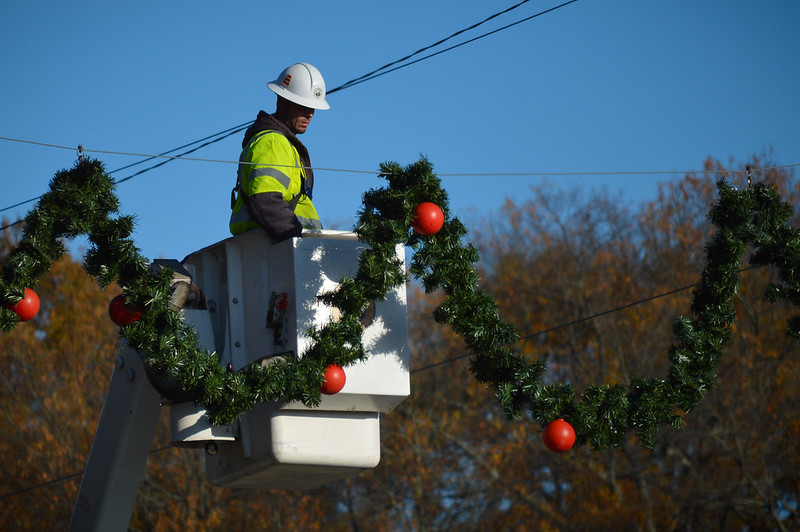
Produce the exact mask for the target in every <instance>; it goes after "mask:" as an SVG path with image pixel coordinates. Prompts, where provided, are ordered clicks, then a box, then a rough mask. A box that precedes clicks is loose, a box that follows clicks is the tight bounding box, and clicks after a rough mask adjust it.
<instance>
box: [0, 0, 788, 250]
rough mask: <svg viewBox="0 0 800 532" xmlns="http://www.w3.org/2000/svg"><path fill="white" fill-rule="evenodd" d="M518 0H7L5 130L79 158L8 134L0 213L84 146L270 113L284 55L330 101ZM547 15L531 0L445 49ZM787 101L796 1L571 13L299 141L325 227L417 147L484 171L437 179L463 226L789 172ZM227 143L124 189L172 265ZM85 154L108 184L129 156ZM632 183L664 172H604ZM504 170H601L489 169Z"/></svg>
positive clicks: (512, 33) (227, 177) (380, 82)
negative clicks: (543, 192)
mask: <svg viewBox="0 0 800 532" xmlns="http://www.w3.org/2000/svg"><path fill="white" fill-rule="evenodd" d="M515 3H516V2H515V1H514V0H509V1H484V2H478V1H468V0H462V1H459V2H444V1H438V2H437V1H431V0H426V1H416V0H406V1H404V2H352V1H351V2H336V3H334V2H322V1H309V2H304V3H303V4H302V8H298V7H297V6H298V3H296V2H264V1H262V2H255V1H248V2H244V1H231V2H224V3H223V2H210V1H193V2H185V1H181V0H176V1H173V2H162V3H159V4H158V5H157V6H155V4H154V7H148V4H147V3H134V2H121V1H115V0H106V1H103V2H86V1H76V2H69V3H67V2H54V1H45V2H38V3H36V5H35V6H34V5H32V4H30V3H28V2H22V1H19V0H17V1H13V0H8V1H6V2H3V3H1V4H0V49H2V50H3V54H2V56H0V65H1V66H2V70H1V72H2V76H0V136H1V137H7V138H13V139H21V140H29V141H36V142H42V143H47V144H53V145H59V146H70V147H73V149H69V150H66V149H59V148H53V147H44V146H39V145H32V144H25V143H20V142H12V141H7V140H0V162H1V163H2V168H1V169H0V176H2V177H0V178H1V179H2V183H3V192H2V193H1V194H0V209H2V208H4V207H7V206H9V205H13V204H15V203H18V202H21V201H24V200H27V199H29V198H33V197H36V196H38V195H40V194H42V193H44V192H46V191H47V187H48V182H49V180H50V179H51V177H52V176H53V174H54V173H55V172H56V171H57V170H59V169H62V168H69V167H70V166H72V164H73V163H74V161H75V159H76V153H75V149H74V148H76V147H77V146H78V145H79V144H81V145H83V146H85V147H86V148H87V149H88V150H103V151H109V152H128V153H139V154H158V153H161V152H165V151H167V150H171V149H173V148H176V147H178V146H181V145H183V144H187V143H189V142H192V141H195V140H198V139H200V138H203V137H206V136H208V135H211V134H213V133H216V132H219V131H223V130H226V129H228V128H231V127H233V126H236V125H239V124H242V123H245V122H248V121H251V120H252V119H253V118H254V117H255V115H256V113H257V112H258V110H259V109H264V110H266V111H268V112H271V111H273V110H274V105H275V103H274V100H275V97H274V96H273V95H272V93H271V92H269V91H268V90H267V89H266V86H265V85H266V83H267V82H268V81H271V80H273V79H274V78H275V77H277V75H278V73H279V72H280V71H281V70H282V69H283V68H284V67H285V66H287V65H288V64H291V63H294V62H297V61H307V62H310V63H312V64H314V65H315V66H317V67H318V68H319V69H320V70H321V71H322V73H323V74H324V76H325V79H326V82H327V85H328V88H329V89H330V88H333V87H337V86H339V85H341V84H342V83H344V82H346V81H348V80H350V79H353V78H356V77H358V76H361V75H362V74H365V73H367V72H370V71H372V70H374V69H376V68H378V67H380V66H382V65H384V64H386V63H390V62H392V61H395V60H397V59H399V58H401V57H403V56H405V55H407V54H409V53H411V52H413V51H415V50H417V49H419V48H422V47H424V46H427V45H429V44H432V43H434V42H436V41H438V40H439V39H442V38H444V37H446V36H448V35H450V34H452V33H454V32H456V31H458V30H460V29H463V28H465V27H468V26H470V25H472V24H474V23H476V22H479V21H481V20H483V19H485V18H486V17H488V16H490V15H492V14H493V13H496V12H499V11H502V10H504V9H506V8H507V7H510V6H511V5H513V4H515ZM560 3H561V2H560V1H558V0H556V1H543V0H532V1H530V2H528V3H526V4H524V5H523V6H521V7H519V8H517V9H516V10H514V11H512V12H510V13H508V14H506V15H503V16H501V17H498V18H497V19H495V20H493V21H492V22H490V23H488V24H486V25H484V26H481V27H480V28H478V29H476V30H473V31H471V32H469V33H467V34H465V35H463V36H461V37H459V38H456V39H454V40H453V41H450V42H448V45H452V44H456V43H459V42H462V41H464V40H466V39H469V38H472V37H475V36H478V35H480V34H482V33H485V32H487V31H491V30H493V29H496V28H499V27H501V26H503V25H506V24H510V23H512V22H515V21H518V20H521V19H523V18H526V17H529V16H531V15H533V14H535V13H538V12H540V11H542V10H544V9H548V8H551V7H554V6H556V5H558V4H560ZM439 49H441V48H439ZM436 50H438V49H434V50H432V51H436ZM798 90H800V3H798V2H797V1H796V0H765V1H761V2H756V1H755V0H752V1H743V0H736V1H734V0H728V1H722V0H708V1H703V2H698V1H696V0H670V1H669V2H666V1H663V2H654V1H642V0H638V1H635V0H605V1H599V0H578V1H577V2H575V3H573V4H570V5H568V6H566V7H563V8H560V9H557V10H555V11H554V12H551V13H548V14H546V15H543V16H541V17H538V18H534V19H532V20H529V21H527V22H524V23H521V24H519V25H517V26H514V27H513V28H509V29H507V30H504V31H501V32H498V33H496V34H494V35H491V36H488V37H486V38H483V39H480V40H478V41H476V42H473V43H470V44H467V45H465V46H461V47H459V48H457V49H454V50H451V51H448V52H445V53H442V54H440V55H437V56H435V57H432V58H430V59H427V60H424V61H421V62H419V63H417V64H414V65H411V66H409V67H407V68H403V69H400V70H398V71H395V72H392V73H389V74H386V75H384V76H382V77H379V78H377V79H374V80H371V81H368V82H365V83H362V84H359V85H357V86H354V87H351V88H348V89H346V90H342V91H339V92H337V93H335V94H332V95H330V96H329V102H330V104H331V110H329V111H321V112H318V113H317V115H316V116H315V117H314V119H313V121H312V124H311V127H310V128H309V131H308V133H306V134H305V135H304V136H303V137H302V140H303V141H304V143H305V144H306V145H307V146H308V148H309V150H310V152H311V157H312V162H313V164H314V166H315V167H317V170H316V176H317V187H316V190H315V203H316V205H317V208H318V210H319V212H320V215H321V217H322V219H323V222H324V223H325V224H326V226H327V227H329V228H339V229H346V228H349V227H350V226H351V225H352V223H353V221H354V219H355V216H356V212H357V210H358V208H359V206H360V205H361V194H362V193H363V192H364V191H365V190H367V189H369V188H372V187H376V186H383V184H384V183H383V181H382V180H380V179H378V178H377V177H376V173H372V172H376V170H377V169H378V166H379V164H380V163H381V162H383V161H396V162H398V163H400V164H403V165H405V164H409V163H412V162H414V161H416V160H417V159H418V158H419V157H420V155H425V156H427V157H428V158H429V159H430V160H431V162H433V164H434V165H435V169H436V171H437V172H438V173H441V174H459V173H460V174H465V173H470V174H484V175H482V176H471V177H467V176H447V175H444V176H443V177H442V180H443V184H444V186H445V188H446V189H447V190H448V192H449V194H450V198H451V207H452V209H453V211H454V214H455V215H456V216H458V217H460V218H461V219H462V220H464V221H465V222H466V223H467V225H468V227H469V226H470V222H475V223H478V221H479V220H480V219H481V218H482V217H486V216H492V215H493V214H495V213H497V211H498V208H499V207H500V206H501V205H502V203H503V202H504V200H505V199H506V198H509V197H511V198H514V199H516V200H524V199H525V198H526V196H528V195H529V189H530V186H531V185H535V184H537V183H540V182H542V181H543V180H545V179H546V180H547V181H548V182H549V183H551V185H552V186H559V187H573V186H580V187H598V188H599V187H605V188H606V189H608V190H609V191H611V192H616V191H617V190H622V191H624V194H625V197H626V198H627V199H628V200H630V201H646V200H648V199H652V198H654V197H655V194H656V191H657V183H659V182H663V181H668V180H672V179H678V178H680V177H681V176H682V174H683V172H684V171H690V170H699V169H702V163H703V161H704V160H705V159H706V158H707V157H709V156H711V157H714V158H716V159H720V160H722V161H723V162H727V161H729V160H735V161H739V162H742V161H744V160H746V159H747V158H748V157H749V156H751V155H753V154H761V153H764V152H767V151H769V150H774V151H773V155H772V158H773V160H774V161H777V162H779V163H781V164H787V165H788V164H797V163H800V97H798ZM240 142H241V136H240V135H239V134H237V135H235V136H233V137H230V138H228V139H225V140H223V141H221V142H218V143H215V144H213V145H211V146H209V147H206V148H204V149H202V150H200V151H197V152H195V153H193V154H192V155H191V157H197V158H204V159H212V160H215V161H226V162H208V161H174V162H170V163H169V164H166V165H164V166H162V167H160V168H158V169H156V170H153V171H150V172H147V173H145V174H142V175H140V176H138V177H136V178H134V179H132V180H130V181H127V182H125V183H121V184H120V185H119V188H118V194H119V196H120V200H121V202H122V209H121V211H122V212H123V213H125V214H135V215H136V216H137V220H138V223H137V229H136V232H135V234H134V238H135V240H136V243H137V246H139V247H140V248H141V250H142V253H143V254H144V255H145V256H147V257H150V258H157V257H169V258H178V259H182V258H183V257H185V256H186V255H188V254H189V253H191V252H193V251H195V250H197V249H200V248H202V247H205V246H207V245H209V244H212V243H214V242H217V241H219V240H222V239H224V238H226V237H227V236H228V230H227V223H228V216H229V198H230V189H231V187H232V186H233V184H234V181H235V171H236V168H235V164H233V163H232V162H230V161H235V160H236V159H237V158H238V155H239V150H240ZM88 155H90V156H93V157H97V158H99V159H100V160H102V161H103V162H104V163H105V165H106V169H107V170H109V171H112V170H115V169H117V168H121V167H123V166H126V165H129V164H131V163H134V162H136V161H139V160H140V159H141V157H132V156H126V155H115V154H108V153H92V152H90V153H89V154H88ZM152 164H154V162H151V163H147V164H145V165H140V166H137V167H134V168H132V169H130V170H125V171H120V172H116V173H113V174H112V175H113V176H114V177H115V178H117V179H123V178H125V177H127V176H129V175H131V174H132V173H134V172H135V171H137V170H139V169H142V168H145V167H147V166H150V165H152ZM645 171H646V172H654V171H675V172H677V173H674V174H670V173H666V174H659V175H652V174H643V175H627V174H623V175H614V174H613V173H614V172H645ZM503 172H513V173H525V172H527V173H560V172H578V173H581V172H610V173H611V174H610V175H593V176H577V175H574V176H551V177H547V178H545V177H541V176H513V177H509V176H505V177H503V176H497V175H486V174H497V173H503ZM33 205H34V204H33V203H28V204H26V205H24V206H21V207H17V208H15V209H11V210H6V211H5V212H0V218H3V217H5V218H7V219H10V220H12V221H13V220H16V219H17V218H19V217H21V216H24V214H25V212H27V209H29V208H31V207H32V206H33ZM77 245H80V243H77Z"/></svg>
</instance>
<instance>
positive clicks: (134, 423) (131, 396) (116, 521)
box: [69, 344, 161, 532]
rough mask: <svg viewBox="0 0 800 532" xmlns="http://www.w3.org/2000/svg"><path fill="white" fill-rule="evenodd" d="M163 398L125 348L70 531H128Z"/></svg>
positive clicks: (139, 361) (139, 360)
mask: <svg viewBox="0 0 800 532" xmlns="http://www.w3.org/2000/svg"><path fill="white" fill-rule="evenodd" d="M160 402H161V395H160V394H159V393H158V392H156V390H155V389H154V388H153V386H152V385H151V384H150V381H149V380H148V379H147V376H146V374H145V369H144V364H143V361H142V358H141V356H140V355H139V353H137V352H136V351H134V350H133V349H130V348H128V347H127V346H125V345H124V344H123V346H122V348H121V349H120V352H119V355H118V356H117V361H116V365H115V367H114V372H113V373H112V375H111V382H110V384H109V386H108V393H107V394H106V399H105V403H104V404H103V413H102V414H101V415H100V423H99V424H98V426H97V431H96V432H95V436H94V441H93V442H92V450H91V452H90V453H89V460H88V461H87V462H86V469H85V471H84V474H83V481H82V482H81V488H80V491H79V492H78V497H77V500H76V502H75V507H74V509H73V511H72V519H71V520H70V524H69V528H70V530H71V531H73V532H78V531H81V532H83V531H114V530H127V528H128V524H129V522H130V519H131V514H132V513H133V508H134V505H135V503H136V494H137V492H138V491H139V484H140V483H141V480H142V475H143V474H144V471H145V467H147V456H148V454H149V453H150V446H151V444H152V442H153V436H154V435H155V431H156V426H157V424H158V416H159V414H160V412H161V404H160Z"/></svg>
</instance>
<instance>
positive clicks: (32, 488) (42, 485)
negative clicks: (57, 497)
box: [0, 445, 172, 501]
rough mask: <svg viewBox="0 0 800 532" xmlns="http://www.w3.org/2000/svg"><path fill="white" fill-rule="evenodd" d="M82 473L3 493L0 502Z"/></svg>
mask: <svg viewBox="0 0 800 532" xmlns="http://www.w3.org/2000/svg"><path fill="white" fill-rule="evenodd" d="M171 448H172V445H166V446H164V447H159V448H158V449H153V450H151V451H150V452H149V453H148V454H155V453H157V452H160V451H164V450H166V449H171ZM83 473H84V472H83V471H81V472H80V473H70V474H69V475H63V476H60V477H58V478H54V479H53V480H48V481H46V482H41V483H39V484H34V485H33V486H28V487H27V488H22V489H18V490H16V491H12V492H9V493H4V494H3V495H0V501H1V500H3V499H7V498H9V497H14V496H15V495H21V494H23V493H26V492H28V491H33V490H35V489H37V488H44V487H45V486H49V485H51V484H57V483H59V482H64V481H67V480H70V479H72V478H75V477H80V476H83Z"/></svg>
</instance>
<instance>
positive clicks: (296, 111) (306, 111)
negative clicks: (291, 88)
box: [282, 100, 314, 135]
mask: <svg viewBox="0 0 800 532" xmlns="http://www.w3.org/2000/svg"><path fill="white" fill-rule="evenodd" d="M313 116H314V109H311V108H310V107H304V106H302V105H298V104H296V103H294V102H290V101H288V100H286V109H285V113H284V115H283V117H282V120H283V123H284V124H286V125H287V126H288V127H289V129H290V130H291V131H292V133H294V134H295V135H302V134H303V133H305V132H306V129H307V128H308V124H309V123H310V122H311V117H313Z"/></svg>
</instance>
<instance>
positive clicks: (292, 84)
mask: <svg viewBox="0 0 800 532" xmlns="http://www.w3.org/2000/svg"><path fill="white" fill-rule="evenodd" d="M267 87H268V88H269V89H270V90H271V91H272V92H274V93H275V94H277V95H278V101H277V104H276V110H275V113H274V114H272V115H270V114H267V113H265V112H264V111H259V113H258V116H257V117H256V119H255V121H254V122H253V124H252V125H251V126H250V127H249V128H248V129H247V131H246V132H245V134H244V140H243V141H242V154H241V156H240V158H239V161H240V162H239V170H238V174H237V178H236V187H235V188H234V189H233V191H232V193H231V209H232V211H233V212H232V213H231V220H230V230H231V233H232V234H234V235H238V234H240V233H244V232H245V231H249V230H251V229H255V228H257V227H263V228H264V229H265V230H266V231H267V233H269V235H270V236H271V237H272V238H274V239H275V240H276V241H281V240H285V239H287V238H291V237H293V236H300V233H301V232H302V231H303V229H322V223H321V222H320V220H319V215H317V210H316V209H315V208H314V204H313V203H311V195H312V190H313V188H314V172H313V170H312V169H311V160H310V158H309V155H308V150H307V149H306V147H305V146H304V145H303V144H302V143H301V142H300V140H299V139H298V138H297V136H298V135H301V134H303V133H305V131H306V129H307V128H308V124H309V122H310V121H311V118H312V117H313V116H314V111H315V110H316V109H330V105H328V102H326V101H325V80H324V79H322V74H320V72H319V70H317V69H316V68H315V67H313V66H312V65H309V64H308V63H296V64H294V65H291V66H289V67H287V68H286V69H284V71H283V72H281V74H280V76H278V79H276V80H275V81H273V82H270V83H267Z"/></svg>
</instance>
